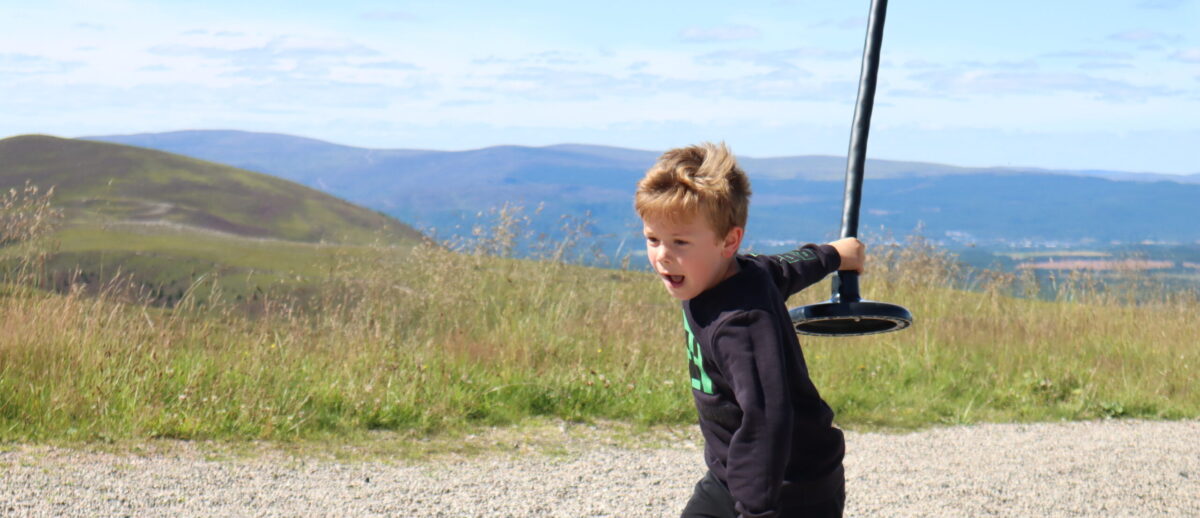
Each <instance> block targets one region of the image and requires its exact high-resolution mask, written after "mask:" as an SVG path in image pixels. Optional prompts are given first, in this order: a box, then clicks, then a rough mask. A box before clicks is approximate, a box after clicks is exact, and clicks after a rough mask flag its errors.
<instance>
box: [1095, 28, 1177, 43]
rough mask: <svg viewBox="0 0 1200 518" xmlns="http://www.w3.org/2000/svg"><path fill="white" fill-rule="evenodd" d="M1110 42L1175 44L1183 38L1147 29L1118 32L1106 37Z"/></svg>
mask: <svg viewBox="0 0 1200 518" xmlns="http://www.w3.org/2000/svg"><path fill="white" fill-rule="evenodd" d="M1108 38H1109V39H1111V40H1117V41H1127V42H1131V43H1143V44H1150V43H1158V42H1166V43H1175V42H1178V41H1180V40H1182V39H1183V36H1180V35H1178V34H1168V33H1165V32H1159V31H1152V30H1149V29H1135V30H1130V31H1124V32H1118V33H1115V34H1111V35H1109V36H1108Z"/></svg>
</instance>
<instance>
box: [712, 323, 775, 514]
mask: <svg viewBox="0 0 1200 518" xmlns="http://www.w3.org/2000/svg"><path fill="white" fill-rule="evenodd" d="M772 320H773V318H772V316H771V314H770V313H768V312H766V311H763V310H753V311H746V312H742V313H739V314H737V315H735V316H733V317H730V318H729V319H728V320H727V321H726V322H725V323H724V324H722V325H721V326H720V327H719V328H718V329H717V331H716V334H715V343H714V345H715V348H716V351H717V354H718V355H719V356H720V359H721V361H722V363H723V364H724V366H725V368H726V369H727V371H726V372H727V377H728V379H729V381H730V385H731V388H732V389H733V393H734V397H735V398H736V399H737V405H738V407H740V408H741V410H742V422H741V425H740V426H739V427H738V429H737V431H736V432H734V434H733V437H732V438H731V439H730V443H729V458H728V462H727V464H726V479H727V480H726V482H727V484H728V486H729V492H730V494H732V495H733V499H734V501H735V502H737V503H736V509H737V511H738V513H739V515H740V516H741V517H743V518H765V517H773V516H776V515H777V513H778V506H779V490H780V485H781V484H782V481H783V475H784V469H785V468H786V462H787V459H788V458H790V457H791V451H790V449H791V437H790V433H791V432H790V431H791V429H792V419H793V412H792V402H791V391H790V390H788V388H787V374H786V370H785V369H786V367H785V365H786V362H785V361H784V355H783V349H782V348H783V347H784V342H783V340H782V339H781V338H780V337H779V335H778V329H779V326H776V325H775V323H774V322H773V321H772Z"/></svg>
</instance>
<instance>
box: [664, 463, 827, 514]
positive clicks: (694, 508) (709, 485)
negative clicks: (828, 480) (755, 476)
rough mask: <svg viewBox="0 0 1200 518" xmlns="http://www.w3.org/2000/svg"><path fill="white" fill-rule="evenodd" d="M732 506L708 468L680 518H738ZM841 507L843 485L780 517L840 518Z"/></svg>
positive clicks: (785, 512)
mask: <svg viewBox="0 0 1200 518" xmlns="http://www.w3.org/2000/svg"><path fill="white" fill-rule="evenodd" d="M733 505H734V501H733V495H730V494H729V489H728V488H726V487H725V484H722V483H721V481H720V480H717V477H716V476H714V475H713V474H712V472H711V471H710V472H708V474H706V475H704V478H702V479H700V481H699V482H697V483H696V489H695V491H693V492H692V498H691V499H690V500H688V503H687V505H686V506H684V508H683V514H681V515H680V518H738V513H737V511H736V510H734V508H733ZM845 506H846V487H845V486H844V485H843V486H842V488H841V490H840V491H838V494H837V495H836V496H835V497H833V498H830V499H829V500H827V501H825V502H819V503H817V504H813V505H808V506H804V507H802V508H798V509H786V510H785V511H784V512H783V514H781V515H780V518H842V510H843V508H844V507H845Z"/></svg>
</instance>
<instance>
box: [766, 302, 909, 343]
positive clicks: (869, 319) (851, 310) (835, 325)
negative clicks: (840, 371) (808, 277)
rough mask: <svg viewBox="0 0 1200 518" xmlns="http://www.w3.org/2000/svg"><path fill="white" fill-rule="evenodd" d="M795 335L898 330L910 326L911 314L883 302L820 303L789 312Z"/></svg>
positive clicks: (840, 334) (845, 334) (866, 333)
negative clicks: (794, 327)
mask: <svg viewBox="0 0 1200 518" xmlns="http://www.w3.org/2000/svg"><path fill="white" fill-rule="evenodd" d="M789 314H790V315H791V317H792V324H793V325H794V326H796V332H797V333H800V334H805V335H817V336H854V335H870V334H875V333H886V332H889V331H899V330H901V329H904V328H906V327H908V326H909V325H911V324H912V321H913V317H912V313H909V312H908V310H907V309H904V308H903V307H901V306H897V305H895V304H888V303H886V302H875V301H873V300H860V301H858V302H832V301H830V302H821V303H819V304H810V305H808V306H801V307H798V308H794V309H792V310H791V311H789Z"/></svg>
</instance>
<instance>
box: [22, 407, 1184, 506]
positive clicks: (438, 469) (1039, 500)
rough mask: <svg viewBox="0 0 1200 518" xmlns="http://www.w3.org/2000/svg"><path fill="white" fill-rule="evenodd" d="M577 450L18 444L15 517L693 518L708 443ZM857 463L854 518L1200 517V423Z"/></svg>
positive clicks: (890, 445)
mask: <svg viewBox="0 0 1200 518" xmlns="http://www.w3.org/2000/svg"><path fill="white" fill-rule="evenodd" d="M518 437H519V436H518ZM564 437H566V435H564ZM585 439H586V438H585ZM564 442H565V443H569V444H570V445H571V446H570V447H567V448H565V449H563V450H560V452H559V453H549V454H547V453H528V452H526V453H523V452H522V450H521V448H520V447H519V445H517V446H518V447H517V448H516V449H514V450H513V451H512V452H508V453H505V452H496V451H493V452H491V453H487V454H483V455H476V456H472V457H452V456H442V457H439V458H437V459H436V460H431V461H430V460H426V461H394V462H392V461H387V460H386V459H385V460H379V457H378V456H375V457H371V458H373V459H374V460H348V461H337V460H333V459H331V458H322V457H320V456H316V455H308V454H304V455H295V454H289V453H285V452H283V451H281V450H279V449H272V448H264V450H263V451H261V452H255V453H252V454H249V455H232V456H220V455H218V456H217V457H218V458H213V455H212V453H211V451H209V452H206V451H205V450H204V449H203V448H197V447H196V446H195V445H191V444H190V443H179V444H176V445H174V446H172V447H169V448H165V450H164V449H156V451H154V452H153V453H149V454H146V453H141V454H139V453H130V452H124V453H111V452H102V451H96V450H94V449H83V450H81V449H64V448H56V447H51V446H32V445H9V446H7V447H4V449H3V450H0V473H2V476H3V484H2V485H0V516H447V517H460V516H520V517H525V516H537V517H546V516H551V517H557V516H561V517H583V516H621V517H642V516H645V517H657V516H678V512H679V510H680V509H682V507H683V504H684V502H685V501H686V500H687V498H688V496H689V495H690V494H691V488H692V485H693V484H694V483H695V482H696V480H698V479H699V478H700V477H701V476H702V475H703V473H704V471H703V470H704V468H703V466H702V463H701V460H700V445H699V444H698V443H697V441H696V435H686V434H685V435H684V436H681V437H680V438H679V440H678V441H677V442H675V444H674V445H673V446H670V447H658V448H631V447H616V446H613V445H612V444H611V443H608V444H605V443H604V442H603V441H600V443H601V444H593V445H591V446H586V444H588V442H587V441H586V440H584V441H578V440H575V439H571V440H569V441H564ZM580 444H584V445H585V446H580ZM847 451H848V453H847V457H846V472H847V479H848V480H847V492H848V501H847V508H846V514H847V516H956V517H957V516H1131V517H1132V516H1137V517H1146V516H1189V517H1194V516H1200V421H1180V422H1144V421H1100V422H1086V423H1061V424H1060V423H1053V424H1030V425H976V426H962V427H951V428H939V429H933V430H927V431H922V432H916V433H908V434H884V433H847Z"/></svg>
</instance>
